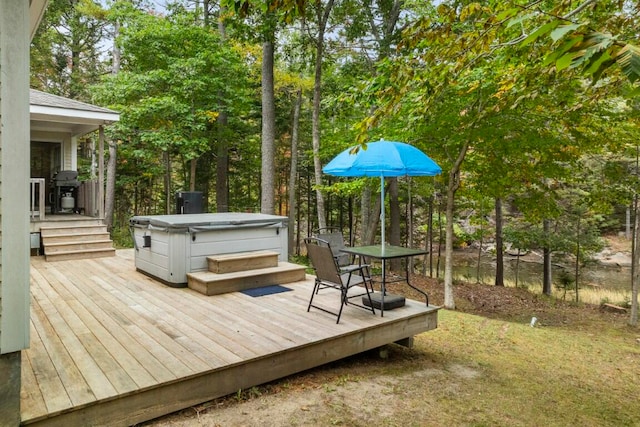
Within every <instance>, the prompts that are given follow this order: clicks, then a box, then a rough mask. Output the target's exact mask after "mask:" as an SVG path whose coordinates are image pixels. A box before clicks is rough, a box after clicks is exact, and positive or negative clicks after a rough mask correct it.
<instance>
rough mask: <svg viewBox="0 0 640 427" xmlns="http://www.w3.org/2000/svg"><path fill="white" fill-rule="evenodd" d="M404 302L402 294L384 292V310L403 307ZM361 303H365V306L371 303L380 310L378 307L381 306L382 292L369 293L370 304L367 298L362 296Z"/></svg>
mask: <svg viewBox="0 0 640 427" xmlns="http://www.w3.org/2000/svg"><path fill="white" fill-rule="evenodd" d="M404 303H405V300H404V297H403V296H402V295H392V294H386V295H385V296H384V309H385V310H393V309H394V308H398V307H403V306H404ZM362 304H364V305H366V306H367V307H370V306H371V305H373V308H377V309H378V310H380V307H382V294H381V293H380V292H375V293H373V294H371V304H369V298H367V297H366V296H363V297H362Z"/></svg>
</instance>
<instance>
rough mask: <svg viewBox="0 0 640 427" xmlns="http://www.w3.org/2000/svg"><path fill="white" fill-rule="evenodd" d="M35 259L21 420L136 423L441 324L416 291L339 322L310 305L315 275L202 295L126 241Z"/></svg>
mask: <svg viewBox="0 0 640 427" xmlns="http://www.w3.org/2000/svg"><path fill="white" fill-rule="evenodd" d="M31 265H32V268H31V295H32V298H31V303H32V306H31V348H30V349H29V350H27V351H24V352H23V360H22V420H23V424H27V425H38V424H42V425H45V424H46V425H47V426H49V425H54V426H57V425H59V426H70V425H94V426H95V425H109V426H118V425H122V426H125V425H132V424H135V423H138V422H141V421H144V420H148V419H152V418H155V417H158V416H160V415H163V414H166V413H170V412H173V411H176V410H179V409H182V408H185V407H189V406H191V405H194V404H197V403H199V402H203V401H206V400H210V399H213V398H216V397H220V396H224V395H227V394H230V393H235V392H237V391H238V390H239V389H244V388H248V387H251V386H254V385H258V384H262V383H265V382H268V381H271V380H274V379H277V378H282V377H284V376H287V375H290V374H293V373H295V372H300V371H303V370H306V369H309V368H312V367H315V366H319V365H322V364H325V363H328V362H331V361H333V360H337V359H340V358H344V357H347V356H350V355H352V354H357V353H359V352H362V351H365V350H368V349H372V348H376V347H379V346H381V345H384V344H388V343H392V342H395V341H398V340H401V339H404V338H408V337H411V336H413V335H416V334H419V333H421V332H425V331H428V330H431V329H434V328H435V327H436V326H437V307H433V306H431V307H425V305H424V303H418V302H414V301H407V305H406V306H405V307H402V308H400V309H396V310H393V311H385V315H384V318H381V317H380V315H379V313H377V315H376V316H373V315H372V314H371V313H370V312H367V311H365V310H362V309H360V308H357V307H347V308H345V310H344V312H343V315H342V319H341V320H340V324H338V325H336V324H335V317H332V316H330V315H327V314H326V313H323V312H321V311H319V310H314V309H312V310H311V312H310V313H307V311H306V308H307V303H308V298H309V296H310V292H311V289H312V287H313V280H312V276H307V280H306V281H302V282H296V283H290V284H287V285H285V286H286V287H287V288H291V289H292V291H289V292H283V293H278V294H272V295H267V296H262V297H251V296H248V295H245V294H243V293H239V292H235V293H229V294H223V295H216V296H205V295H202V294H199V293H197V292H195V291H193V290H190V289H188V288H180V289H177V288H171V287H168V286H165V285H163V284H161V283H159V282H157V281H155V280H153V279H151V278H149V277H147V276H145V275H143V274H141V273H138V272H136V270H135V267H134V262H133V250H125V251H118V253H117V255H116V256H115V257H111V258H100V259H88V260H80V261H59V262H55V263H47V262H45V261H44V259H43V258H42V257H37V258H36V257H33V258H32V264H31ZM320 298H324V299H327V298H329V299H328V300H327V301H328V302H329V303H330V304H331V305H333V306H334V307H335V306H336V302H337V298H339V297H338V296H337V294H336V293H335V291H331V290H325V291H321V295H320ZM318 301H319V300H318Z"/></svg>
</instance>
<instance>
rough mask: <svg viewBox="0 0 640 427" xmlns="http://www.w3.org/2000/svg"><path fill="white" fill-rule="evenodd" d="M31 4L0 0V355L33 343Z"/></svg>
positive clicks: (17, 0)
mask: <svg viewBox="0 0 640 427" xmlns="http://www.w3.org/2000/svg"><path fill="white" fill-rule="evenodd" d="M28 8H29V2H26V1H25V0H0V69H1V72H0V122H1V129H2V133H1V134H0V354H6V353H11V352H16V351H20V350H22V349H25V348H27V347H28V345H29V205H28V204H29V191H28V183H29V62H28V61H29V28H30V27H29V9H28ZM4 248H10V249H4Z"/></svg>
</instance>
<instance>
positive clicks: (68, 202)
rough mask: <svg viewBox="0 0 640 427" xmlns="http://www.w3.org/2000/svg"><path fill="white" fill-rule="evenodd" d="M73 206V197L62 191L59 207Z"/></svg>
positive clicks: (68, 207) (71, 207)
mask: <svg viewBox="0 0 640 427" xmlns="http://www.w3.org/2000/svg"><path fill="white" fill-rule="evenodd" d="M74 206H75V199H74V198H73V195H72V194H71V193H64V194H63V195H62V202H61V207H62V209H73V207H74Z"/></svg>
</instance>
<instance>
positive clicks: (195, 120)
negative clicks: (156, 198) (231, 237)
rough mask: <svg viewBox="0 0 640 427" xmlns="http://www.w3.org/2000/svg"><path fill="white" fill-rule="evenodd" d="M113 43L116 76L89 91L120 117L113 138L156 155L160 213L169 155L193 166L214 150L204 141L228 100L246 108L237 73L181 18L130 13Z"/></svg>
mask: <svg viewBox="0 0 640 427" xmlns="http://www.w3.org/2000/svg"><path fill="white" fill-rule="evenodd" d="M118 42H119V43H120V44H121V46H122V50H123V57H124V60H123V62H124V65H123V67H122V70H121V72H119V73H118V74H116V75H112V76H108V77H107V78H106V79H105V81H104V83H103V84H102V85H101V86H99V87H97V88H96V92H97V93H98V96H99V97H100V98H101V99H102V100H104V101H105V102H108V103H110V104H111V105H113V106H114V107H115V108H116V109H118V110H119V111H120V112H121V121H120V123H119V124H118V126H117V129H118V130H119V132H120V133H119V137H120V138H122V139H126V140H129V144H131V143H132V142H133V141H136V142H137V143H138V144H140V145H139V147H138V149H139V150H145V151H146V150H152V151H154V152H155V154H161V157H162V160H160V159H158V157H156V162H160V161H161V162H162V163H163V164H164V165H165V168H164V175H165V203H164V205H165V209H164V210H165V211H166V212H168V211H169V208H170V195H171V193H172V191H171V188H172V187H173V186H172V180H173V170H172V168H171V166H170V165H171V164H172V163H173V159H172V158H173V156H178V157H179V159H180V160H181V161H182V162H185V163H186V162H188V163H189V164H193V163H192V162H191V160H192V159H197V158H198V157H199V156H201V155H202V154H203V153H206V152H208V151H210V150H215V146H212V144H211V142H212V141H215V139H216V137H217V133H216V132H215V126H214V125H215V122H216V119H217V117H218V116H219V113H220V110H221V108H223V107H224V108H229V106H228V104H227V100H228V99H234V101H235V104H234V106H235V108H238V110H239V111H241V110H242V108H243V107H241V106H242V105H243V103H246V96H247V87H248V86H249V85H248V84H246V80H245V77H246V71H245V67H244V64H243V62H242V60H241V58H240V56H239V55H238V53H237V52H236V51H234V50H233V49H232V48H230V47H228V46H225V45H221V44H220V43H219V38H218V37H217V34H216V33H215V32H214V31H211V30H210V29H208V28H203V27H199V26H194V25H192V23H191V22H190V18H189V16H188V15H184V14H178V15H175V16H173V17H171V18H164V17H158V16H153V15H149V14H145V13H139V12H137V11H135V10H133V11H130V14H129V15H128V16H127V22H126V25H125V26H124V27H123V28H122V35H121V38H120V39H119V40H118ZM149 46H152V47H153V50H152V54H150V50H149ZM132 140H133V141H132ZM139 152H140V151H139ZM150 170H153V168H150ZM183 170H184V171H187V170H188V171H189V172H187V173H185V179H184V180H183V182H188V181H193V174H192V173H191V169H190V168H185V169H183ZM188 175H191V177H188Z"/></svg>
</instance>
